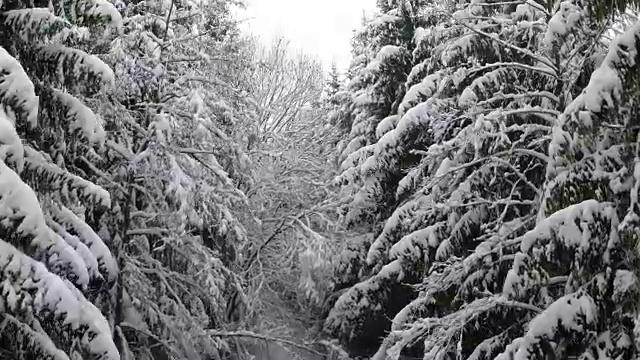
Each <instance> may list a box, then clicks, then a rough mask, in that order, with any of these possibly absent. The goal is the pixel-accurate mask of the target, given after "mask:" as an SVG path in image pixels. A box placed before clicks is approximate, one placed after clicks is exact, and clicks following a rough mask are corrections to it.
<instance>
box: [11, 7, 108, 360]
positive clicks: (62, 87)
mask: <svg viewBox="0 0 640 360" xmlns="http://www.w3.org/2000/svg"><path fill="white" fill-rule="evenodd" d="M47 6H49V7H48V8H47ZM105 24H111V25H114V26H115V27H117V26H119V24H120V15H119V14H118V12H117V11H116V10H115V8H114V7H113V6H112V5H111V4H110V3H108V2H104V1H81V2H71V1H63V2H54V3H42V2H40V3H38V2H36V3H33V2H20V1H10V2H3V3H2V4H1V5H0V34H2V36H1V37H0V67H1V68H2V77H1V80H0V84H1V85H0V102H1V103H2V111H0V219H1V221H0V223H1V224H0V237H1V239H0V269H2V271H1V273H0V279H1V282H2V292H1V294H2V295H1V296H0V356H1V357H3V358H6V356H10V358H12V359H34V358H38V359H41V358H42V359H50V358H51V359H53V358H55V359H69V358H73V359H78V358H89V359H114V360H115V359H119V358H120V356H119V354H118V350H117V348H116V346H115V344H114V342H113V340H112V334H111V328H110V324H109V323H108V321H107V320H106V319H105V316H107V317H108V316H109V312H110V309H112V305H113V292H112V289H113V285H114V284H115V282H116V279H117V277H118V269H117V266H116V263H115V261H114V259H113V257H112V255H111V253H110V252H109V249H108V248H107V244H105V241H103V239H102V238H101V237H99V236H97V235H96V232H95V229H92V227H91V226H89V223H90V218H89V217H86V216H85V214H86V215H90V214H91V213H92V212H93V211H95V210H100V209H104V208H105V207H108V206H109V204H110V200H111V199H110V196H109V193H108V192H107V191H105V190H104V189H103V188H101V187H99V186H97V185H96V184H95V183H93V182H91V181H89V180H88V179H87V176H86V170H87V169H88V168H89V167H91V166H92V163H94V162H95V161H99V159H100V157H101V153H102V152H101V150H102V149H103V146H104V143H105V132H104V129H103V127H102V121H101V120H100V117H99V116H98V115H96V114H95V113H94V112H93V111H92V110H91V109H90V108H88V107H87V106H85V105H84V104H83V103H82V102H81V99H83V98H84V97H86V96H94V95H97V94H101V93H102V92H103V91H105V90H108V89H109V88H110V87H111V86H113V82H114V76H113V72H112V71H111V69H110V68H109V67H108V66H107V65H105V64H104V63H103V62H102V61H100V60H99V59H98V58H97V57H96V56H94V55H91V54H89V53H87V52H85V51H82V50H81V49H79V48H78V47H86V48H89V47H88V46H86V45H87V44H89V43H92V44H96V45H98V44H103V43H104V38H103V35H104V32H103V30H104V29H105V28H104V26H103V25H105ZM107 34H108V33H107ZM89 159H90V160H89ZM104 240H106V239H104ZM101 310H102V311H103V312H104V314H103V313H101Z"/></svg>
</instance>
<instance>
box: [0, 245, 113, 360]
mask: <svg viewBox="0 0 640 360" xmlns="http://www.w3.org/2000/svg"><path fill="white" fill-rule="evenodd" d="M0 269H1V272H0V279H2V282H0V283H1V284H2V285H3V286H2V293H1V294H2V298H3V300H4V309H5V311H6V312H9V313H10V314H11V315H13V316H19V314H22V313H23V312H24V311H29V312H33V315H34V316H35V317H36V318H37V319H39V320H40V322H41V323H42V324H43V325H44V326H45V327H46V330H47V331H49V332H54V331H55V332H58V331H69V333H70V334H73V335H72V337H71V338H69V339H67V340H66V341H67V342H68V344H64V343H63V344H60V345H63V346H65V347H66V346H79V349H78V350H81V354H83V355H84V356H87V357H90V358H93V359H101V360H118V359H120V356H119V355H118V350H117V349H116V346H115V344H114V343H113V341H112V339H111V330H110V329H109V325H108V323H107V321H106V320H105V319H104V317H103V316H102V314H101V313H100V311H99V310H98V309H97V308H96V307H95V306H94V305H93V304H91V303H90V302H89V301H87V300H86V299H85V298H84V297H83V296H82V295H81V294H80V292H79V291H78V290H77V289H75V288H74V287H73V286H71V285H70V284H66V283H65V282H64V281H63V280H62V279H60V278H59V277H58V276H56V275H54V274H52V273H50V272H49V271H48V270H47V269H46V268H45V266H44V265H43V264H42V263H40V262H38V261H35V260H33V259H31V258H29V257H27V256H25V255H24V254H23V253H22V252H20V251H19V250H18V249H16V248H15V247H13V246H12V245H10V244H8V243H6V242H4V241H3V240H0ZM51 321H53V322H51ZM52 335H53V334H52ZM54 338H55V339H58V340H59V341H65V340H64V339H65V338H64V337H63V336H60V335H59V334H58V335H55V336H54Z"/></svg>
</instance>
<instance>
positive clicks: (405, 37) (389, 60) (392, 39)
mask: <svg viewBox="0 0 640 360" xmlns="http://www.w3.org/2000/svg"><path fill="white" fill-rule="evenodd" d="M418 3H419V1H380V2H379V4H378V10H379V12H380V13H379V14H378V15H377V16H375V17H374V18H373V19H372V20H371V21H369V22H368V23H366V24H365V26H364V28H363V29H362V30H360V31H359V32H358V33H357V34H356V36H355V39H354V41H353V44H354V46H355V47H356V48H354V51H353V53H354V55H355V58H354V59H353V61H352V64H351V68H350V72H351V73H352V74H353V75H352V76H353V77H352V78H351V80H350V82H349V84H348V91H349V92H350V93H351V101H350V102H348V103H347V105H349V106H350V107H351V108H350V109H349V111H348V113H347V114H344V115H345V117H346V118H348V119H349V123H350V127H351V128H350V133H349V136H348V143H347V144H346V145H345V148H344V150H343V152H342V158H343V161H342V165H341V174H340V175H339V176H338V177H337V179H336V181H337V182H338V183H340V184H342V185H352V184H353V185H354V186H355V187H357V186H358V184H359V183H360V182H361V180H362V179H361V177H360V176H359V174H360V165H361V164H362V163H363V161H364V160H365V159H366V158H367V157H368V156H369V155H371V153H372V150H373V144H374V143H375V142H376V141H377V139H378V137H377V135H376V127H377V126H378V124H379V123H380V122H382V121H383V119H386V118H387V117H388V116H390V115H392V114H395V113H396V111H397V108H398V105H399V102H398V100H399V99H401V98H402V96H403V94H404V90H405V89H404V83H405V81H406V78H407V75H408V73H409V70H410V68H411V66H412V64H411V51H412V49H413V46H414V45H413V35H414V29H415V28H416V27H417V25H416V23H415V20H416V13H415V12H416V9H417V7H418V5H417V4H418ZM349 188H350V187H345V190H346V189H349ZM345 193H346V195H351V194H349V192H348V191H345ZM363 215H364V214H363ZM358 220H360V219H358Z"/></svg>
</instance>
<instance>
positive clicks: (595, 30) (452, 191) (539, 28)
mask: <svg viewBox="0 0 640 360" xmlns="http://www.w3.org/2000/svg"><path fill="white" fill-rule="evenodd" d="M423 5H424V7H421V8H420V10H419V11H418V12H419V13H420V14H421V16H422V19H421V21H422V23H423V24H424V25H425V27H424V28H420V29H417V30H416V36H415V41H416V44H415V49H414V51H413V60H412V62H413V63H414V64H415V66H414V67H413V69H412V70H411V72H410V74H409V76H408V77H407V81H406V85H405V86H406V89H407V90H406V94H405V95H404V96H403V98H402V99H398V100H396V101H398V103H399V105H398V107H397V109H398V110H397V114H395V115H393V117H391V118H389V120H388V121H387V120H385V121H382V122H381V123H380V124H379V125H378V127H377V137H378V140H377V143H376V144H374V145H371V146H370V147H371V149H370V150H369V151H368V153H369V155H368V156H367V157H366V159H364V160H359V161H358V163H361V164H362V165H361V166H360V168H355V173H356V174H357V175H355V176H361V177H362V178H363V179H364V180H363V181H362V184H363V185H361V186H360V188H359V190H358V193H357V195H356V197H355V198H356V201H355V202H354V203H353V204H352V205H350V207H349V214H348V218H351V219H358V218H361V217H362V214H367V215H369V219H375V218H376V216H377V217H378V218H382V219H386V220H385V221H384V226H383V227H380V226H379V225H377V224H376V221H375V220H370V223H371V228H372V230H373V231H374V232H375V234H376V239H375V241H374V242H373V243H372V244H371V246H370V247H369V250H368V254H367V256H366V262H367V264H366V265H365V266H363V267H362V268H361V270H360V272H361V275H362V278H361V281H360V283H358V284H356V285H355V286H353V287H351V288H350V289H349V290H347V291H346V292H345V293H344V294H343V295H342V296H341V297H340V299H339V300H338V301H337V303H336V305H335V306H334V308H333V310H332V312H331V314H330V315H329V317H328V319H327V321H326V324H325V327H326V330H327V331H329V332H331V333H333V334H334V335H335V336H339V337H340V338H342V339H343V341H346V342H348V343H349V342H351V343H353V342H354V341H355V339H359V338H362V337H363V336H365V335H363V334H364V333H363V331H364V330H366V329H370V328H371V321H372V320H373V319H376V318H378V319H379V318H384V317H392V318H394V319H393V321H392V324H393V325H392V326H391V330H392V331H391V334H390V335H389V336H388V337H387V339H386V340H385V342H384V344H383V346H382V347H381V348H380V351H379V352H378V356H379V358H384V357H385V356H388V357H391V358H398V356H400V355H401V354H403V353H404V354H413V355H418V354H424V356H425V358H453V357H458V356H462V357H471V358H483V357H485V356H486V357H493V356H495V355H497V354H499V353H500V352H501V351H503V350H504V349H505V346H507V345H508V344H509V343H510V342H511V341H512V340H514V339H515V338H517V337H518V336H522V335H523V331H526V330H527V328H533V327H534V324H543V323H544V321H545V320H536V319H537V318H536V316H537V315H538V314H539V313H542V312H543V311H544V310H545V309H549V313H555V312H556V311H558V309H561V308H562V306H563V305H562V302H563V301H565V302H566V301H567V300H568V299H569V298H571V297H575V298H576V299H578V300H579V301H582V300H584V299H585V298H584V297H583V295H582V293H581V292H580V291H577V290H578V288H579V286H578V287H577V288H575V289H576V290H575V291H576V292H574V291H568V290H567V291H564V292H563V289H562V287H561V285H563V284H564V283H565V281H566V273H563V271H562V270H560V269H562V267H563V266H567V264H569V263H572V261H569V258H567V257H570V256H572V255H573V254H574V252H573V249H575V248H572V247H570V246H568V245H565V246H567V247H561V246H560V245H559V244H558V243H557V242H553V245H549V246H547V247H543V248H539V249H538V250H536V251H533V249H532V248H531V246H532V245H531V244H533V243H535V241H534V240H533V239H534V238H536V239H537V238H540V241H542V237H544V235H543V234H556V233H557V232H558V231H561V232H562V231H564V233H562V234H560V236H565V235H563V234H566V236H568V235H569V234H570V232H567V231H568V230H559V228H558V227H557V226H558V225H561V224H562V223H566V224H567V225H568V226H569V225H571V224H573V222H572V221H569V220H559V219H560V218H561V215H557V216H555V215H551V213H548V214H547V213H545V214H547V215H550V216H549V218H548V219H547V218H545V217H544V216H542V215H539V214H540V209H541V208H540V203H541V202H542V201H543V200H544V199H545V198H546V196H545V195H544V194H545V193H546V192H547V191H549V190H548V189H549V185H548V184H550V182H549V181H548V180H547V185H545V170H544V169H545V168H547V167H548V159H549V157H548V155H547V149H552V150H553V149H555V148H556V147H555V146H554V145H553V144H554V141H557V139H559V138H557V137H556V135H555V134H556V130H554V123H555V119H556V118H557V117H558V116H559V115H560V114H561V113H562V112H565V111H567V110H566V109H571V107H572V106H573V105H568V104H570V103H571V102H572V101H573V99H574V98H576V97H577V96H578V95H579V94H580V92H581V91H582V89H583V88H584V87H585V86H586V85H587V83H588V82H589V77H590V75H591V72H592V71H593V69H595V68H596V67H597V65H598V63H599V62H600V61H601V59H602V58H601V57H600V55H601V54H603V52H604V46H603V45H602V43H603V41H604V40H603V34H604V33H606V30H607V29H609V28H610V26H611V25H612V24H611V23H608V24H599V23H595V22H593V21H592V20H591V16H590V13H589V10H588V9H589V7H588V6H583V5H584V4H579V3H572V2H562V3H559V4H558V5H557V6H555V7H554V8H553V9H551V10H549V9H546V8H544V7H542V6H540V5H538V4H536V3H533V2H528V3H524V4H519V5H518V4H514V5H513V6H510V5H505V4H503V3H495V4H492V3H491V2H490V3H482V4H475V3H469V4H465V5H464V6H462V7H460V6H459V4H457V3H456V4H453V3H445V4H441V3H439V4H423ZM547 19H548V20H547ZM616 68H617V67H616ZM605 98H606V97H605ZM552 139H553V140H552ZM549 143H551V144H552V146H551V147H549ZM554 151H555V150H554ZM581 158H582V157H581V156H578V157H577V158H574V157H570V159H578V160H579V159H581ZM572 161H573V160H572ZM355 176H354V177H355ZM582 176H583V175H582ZM546 178H549V175H547V176H546ZM571 178H572V180H573V181H575V180H576V179H577V178H576V177H571ZM398 179H400V180H398ZM556 197H557V196H551V197H550V198H551V199H555V198H556ZM543 203H547V201H546V200H544V202H543ZM587 206H591V205H587ZM545 207H546V206H543V208H545ZM596 208H598V209H600V210H597V211H596V210H585V211H586V212H582V211H581V210H577V208H576V210H575V211H573V210H571V211H568V212H569V213H571V214H574V215H572V216H587V214H595V213H596V212H599V211H603V212H604V213H603V214H606V213H607V210H606V207H598V206H596ZM389 209H392V212H391V214H390V212H389ZM555 209H557V208H555ZM572 209H573V208H572ZM589 209H590V208H589ZM372 214H373V216H372ZM565 214H567V212H565ZM580 214H584V215H580ZM594 216H595V215H594ZM607 216H609V217H607ZM598 219H601V221H603V224H602V225H598V228H602V229H608V227H607V226H609V227H610V226H611V224H612V222H611V221H612V220H611V217H610V215H602V217H599V218H598ZM558 221H560V223H558ZM607 224H609V225H607ZM543 229H549V230H543ZM551 229H553V230H551ZM589 229H590V231H595V230H594V229H595V228H592V227H589ZM527 231H530V232H527ZM602 231H604V232H606V230H602ZM607 233H608V232H607ZM592 234H594V233H592ZM538 236H540V237H538ZM595 238H596V236H595V235H594V241H595ZM523 239H531V240H527V241H524V240H523ZM548 240H549V239H547V240H546V241H548ZM524 243H528V244H529V245H527V247H526V250H525V251H526V253H527V254H530V255H528V256H534V258H535V259H537V262H536V265H531V266H529V265H528V264H530V263H529V262H526V264H527V265H526V268H527V269H530V270H529V271H530V272H527V273H526V275H524V276H523V277H521V279H526V280H522V281H524V284H528V283H537V285H536V286H537V287H533V286H532V288H528V289H530V290H529V291H528V292H518V295H517V296H514V295H513V292H512V290H510V287H511V286H512V285H513V283H512V282H511V281H516V280H514V278H515V275H514V274H519V275H521V274H523V271H524V270H517V271H516V270H514V269H516V268H517V269H520V268H521V267H524V266H525V265H518V263H519V261H521V260H519V259H520V258H521V257H522V258H524V257H526V256H527V255H518V254H516V253H517V252H518V248H519V247H520V246H523V249H524V245H521V244H524ZM578 243H579V242H578ZM578 243H575V242H574V244H576V245H577V244H578ZM545 244H549V243H545ZM573 246H575V245H573ZM544 254H547V255H544ZM551 254H553V255H554V256H558V258H553V260H551V258H550V257H551V256H552V255H551ZM589 254H590V255H589V256H595V257H598V256H602V253H601V252H598V251H597V250H595V248H594V249H593V251H592V252H590V253H589ZM514 259H515V260H514ZM583 259H584V260H583ZM550 261H551V263H552V264H553V265H551V263H549V262H550ZM583 261H584V263H583ZM590 261H591V260H588V259H587V258H585V257H581V256H579V257H577V258H576V260H573V263H576V266H580V267H584V266H587V265H586V264H588V263H589V262H590ZM562 264H564V265H562ZM577 264H580V265H577ZM545 267H547V269H548V270H547V271H549V273H544V274H545V275H541V268H545ZM548 267H551V268H552V269H553V270H551V269H550V268H548ZM550 274H553V275H550ZM555 275H558V276H555ZM569 278H572V277H571V276H570V277H569ZM609 280H610V282H609V283H612V281H614V278H609ZM401 282H405V283H406V282H408V283H413V284H416V285H417V287H416V288H415V290H411V289H410V288H407V287H403V286H402V285H401ZM541 282H542V283H541ZM583 283H586V282H583ZM509 284H512V285H509ZM524 286H525V287H526V285H524ZM413 291H416V293H415V295H417V297H416V298H415V299H414V300H413V301H412V302H410V303H407V302H408V300H407V293H412V292H413ZM415 295H413V296H415ZM410 296H411V295H410ZM556 300H558V303H557V304H556V303H554V301H556ZM569 300H570V299H569ZM574 300H575V299H574ZM403 301H406V302H405V303H402V302H403ZM570 301H571V300H570ZM398 302H400V304H398ZM596 303H597V304H598V306H603V308H610V306H609V305H606V303H604V302H603V303H599V302H596ZM585 306H586V305H585ZM400 308H402V310H400ZM560 311H562V310H560ZM575 311H576V313H575V314H576V316H583V315H584V314H586V313H585V312H584V311H586V310H584V311H583V310H581V309H578V308H575ZM612 311H613V310H612ZM555 314H557V313H555ZM580 314H582V315H580ZM585 316H586V315H585ZM588 316H591V315H588ZM538 319H539V318H538ZM563 319H567V318H564V317H563ZM602 319H604V318H602ZM621 322H622V321H621ZM551 324H556V322H555V320H553V321H551ZM571 324H575V322H573V323H571ZM571 324H569V323H568V324H566V326H567V327H566V328H562V329H563V330H558V329H560V328H561V327H558V328H555V330H554V331H559V332H556V333H554V335H550V336H556V338H553V341H556V343H557V341H560V340H564V342H563V341H560V343H562V344H563V345H562V347H560V348H557V349H554V350H550V348H549V347H548V346H547V345H531V346H533V347H531V348H528V350H523V352H521V354H529V355H528V356H527V355H524V357H523V358H531V357H534V358H537V357H538V356H540V357H541V356H542V355H541V354H542V352H540V351H544V352H547V353H548V352H549V351H552V352H555V353H556V354H561V353H563V354H566V353H567V352H568V353H570V354H575V353H576V352H580V351H585V349H586V348H587V347H588V345H587V344H588V343H589V342H588V340H585V342H581V343H580V344H582V345H578V344H577V343H575V341H573V340H571V339H572V338H571V336H570V335H566V334H572V333H571V332H569V333H567V331H569V329H570V328H571V326H573V325H571ZM537 326H538V327H537V328H538V329H541V328H540V326H541V325H537ZM607 326H611V327H607ZM616 326H618V325H605V326H602V327H601V329H603V330H604V329H609V330H610V329H611V328H613V327H616ZM616 328H619V326H618V327H616ZM540 331H543V330H540ZM544 331H547V330H544ZM545 334H549V333H548V332H546V333H542V332H540V333H538V334H537V335H536V336H538V338H537V339H538V340H535V341H538V342H537V343H535V341H534V340H532V341H534V342H532V344H534V343H535V344H539V343H540V341H542V342H544V341H551V340H552V338H550V337H548V338H544V339H543V340H541V336H543V335H544V336H546V335H545ZM368 336H370V334H367V335H366V336H365V337H368ZM527 336H528V335H527ZM527 336H525V338H526V337H527ZM578 338H579V337H578ZM616 339H617V338H616ZM363 341H365V340H363ZM369 341H370V340H369ZM517 343H518V341H516V343H514V345H513V346H519V345H517ZM513 346H512V347H510V348H508V349H513V348H514V347H513ZM536 346H538V347H536ZM540 346H542V347H540ZM545 346H546V347H545ZM573 346H578V347H577V348H573ZM580 346H581V347H580ZM531 349H533V350H531ZM541 349H542V350H541ZM509 351H511V350H509ZM535 351H539V352H537V353H536V352H535ZM621 351H622V352H624V351H626V350H621ZM612 353H620V352H616V351H613V352H612Z"/></svg>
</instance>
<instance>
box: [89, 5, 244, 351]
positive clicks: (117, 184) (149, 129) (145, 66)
mask: <svg viewBox="0 0 640 360" xmlns="http://www.w3.org/2000/svg"><path fill="white" fill-rule="evenodd" d="M230 6H231V2H227V1H216V2H192V1H189V2H182V1H173V2H171V3H162V2H154V1H141V2H130V3H127V4H125V5H124V7H123V9H122V12H123V31H122V34H121V35H120V36H118V37H117V38H116V39H115V40H114V41H113V42H112V43H111V45H110V47H109V53H108V54H105V55H104V58H105V60H106V61H107V62H108V63H110V64H112V66H113V68H114V71H115V74H116V91H115V92H114V93H113V94H111V96H110V98H109V99H106V100H105V99H99V100H97V101H96V106H100V107H101V110H102V111H101V112H102V113H103V114H104V119H105V128H106V130H107V132H108V133H107V141H106V147H107V153H106V159H105V161H104V162H102V163H100V165H99V166H96V167H95V168H93V169H92V170H93V171H92V173H91V174H92V176H94V177H95V178H96V181H97V182H98V183H100V184H101V185H103V186H104V187H105V188H107V189H108V190H109V191H110V193H111V194H112V206H111V209H110V211H108V212H107V213H105V214H104V215H103V216H102V217H101V218H100V226H101V235H102V236H103V237H105V238H108V239H110V242H111V243H112V244H113V248H114V252H115V253H116V256H117V261H118V264H119V266H120V269H121V277H120V281H119V282H118V286H117V307H116V309H115V314H114V323H115V326H116V331H117V335H118V337H117V341H118V345H119V348H120V352H121V353H122V357H123V358H124V359H133V358H135V359H157V358H183V359H209V358H217V357H218V356H221V353H223V352H228V351H229V348H228V347H227V346H226V345H225V344H226V343H225V342H224V341H221V340H220V339H219V338H216V337H214V336H212V335H210V334H209V332H210V331H211V330H213V329H220V328H221V327H223V326H224V325H225V324H230V323H232V322H233V321H236V320H239V317H240V316H241V315H242V313H243V312H244V310H243V307H244V306H245V304H244V303H245V298H244V295H243V289H242V286H241V282H240V279H239V277H238V276H237V274H236V273H235V272H234V268H235V267H237V262H238V261H239V260H240V259H239V255H238V254H239V252H240V249H241V248H242V247H243V246H244V245H245V242H246V232H245V230H244V227H243V225H242V224H241V223H240V220H239V217H240V215H239V214H238V211H237V210H238V209H241V208H243V207H245V208H246V206H247V202H246V197H245V196H244V194H243V193H242V191H241V190H240V189H239V187H247V186H249V185H251V181H252V179H251V164H250V160H249V158H248V157H247V155H246V154H245V153H244V151H243V149H244V145H245V144H246V143H245V142H244V141H245V140H243V136H244V134H245V133H246V132H247V131H245V129H247V128H248V127H249V126H250V124H251V122H252V120H254V119H255V117H253V118H252V116H254V113H252V110H251V109H252V106H251V104H250V103H248V102H247V100H246V95H245V94H246V90H245V89H247V88H248V86H247V84H245V83H243V82H242V79H243V78H244V77H246V75H243V74H242V71H244V69H243V68H242V66H243V64H245V63H246V62H247V61H248V60H247V59H246V58H243V56H244V54H246V53H245V52H243V51H242V47H243V46H244V45H243V44H242V43H241V42H240V41H239V39H238V36H239V34H238V30H237V28H236V24H235V21H234V20H233V18H232V17H231V10H230V8H229V7H230ZM107 100H108V101H107Z"/></svg>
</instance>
